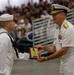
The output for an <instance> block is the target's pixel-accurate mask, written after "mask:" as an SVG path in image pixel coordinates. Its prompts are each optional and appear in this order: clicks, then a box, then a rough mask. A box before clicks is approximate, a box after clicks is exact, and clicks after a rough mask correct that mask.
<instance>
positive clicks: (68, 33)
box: [53, 20, 74, 75]
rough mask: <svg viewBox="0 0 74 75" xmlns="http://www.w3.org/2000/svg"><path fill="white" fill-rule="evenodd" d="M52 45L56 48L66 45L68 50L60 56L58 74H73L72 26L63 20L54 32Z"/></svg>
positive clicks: (73, 28) (73, 39)
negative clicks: (59, 27)
mask: <svg viewBox="0 0 74 75" xmlns="http://www.w3.org/2000/svg"><path fill="white" fill-rule="evenodd" d="M53 45H54V46H55V47H56V50H60V49H61V47H68V51H67V53H66V54H65V55H63V56H62V60H61V63H60V75H74V26H73V25H72V24H71V23H70V22H68V21H67V20H65V21H64V22H63V24H62V26H61V29H60V30H59V29H57V30H56V32H55V40H54V43H53Z"/></svg>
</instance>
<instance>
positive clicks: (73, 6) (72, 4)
mask: <svg viewBox="0 0 74 75" xmlns="http://www.w3.org/2000/svg"><path fill="white" fill-rule="evenodd" d="M68 8H69V9H73V8H74V0H70V2H69V4H68Z"/></svg>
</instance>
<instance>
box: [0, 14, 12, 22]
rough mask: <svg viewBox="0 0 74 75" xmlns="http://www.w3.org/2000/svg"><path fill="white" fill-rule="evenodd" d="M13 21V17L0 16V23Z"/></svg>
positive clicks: (7, 15)
mask: <svg viewBox="0 0 74 75" xmlns="http://www.w3.org/2000/svg"><path fill="white" fill-rule="evenodd" d="M10 20H13V15H10V14H2V15H1V16H0V21H10Z"/></svg>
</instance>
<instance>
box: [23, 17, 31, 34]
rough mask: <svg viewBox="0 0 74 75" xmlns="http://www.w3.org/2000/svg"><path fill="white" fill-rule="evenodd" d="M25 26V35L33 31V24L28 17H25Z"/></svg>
mask: <svg viewBox="0 0 74 75" xmlns="http://www.w3.org/2000/svg"><path fill="white" fill-rule="evenodd" d="M24 28H25V31H26V33H25V35H26V34H27V33H28V32H30V31H31V24H30V22H29V19H28V18H25V27H24Z"/></svg>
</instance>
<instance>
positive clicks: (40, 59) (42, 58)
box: [37, 56, 46, 62]
mask: <svg viewBox="0 0 74 75" xmlns="http://www.w3.org/2000/svg"><path fill="white" fill-rule="evenodd" d="M37 61H39V62H43V61H46V58H45V57H43V56H42V57H39V58H37Z"/></svg>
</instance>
